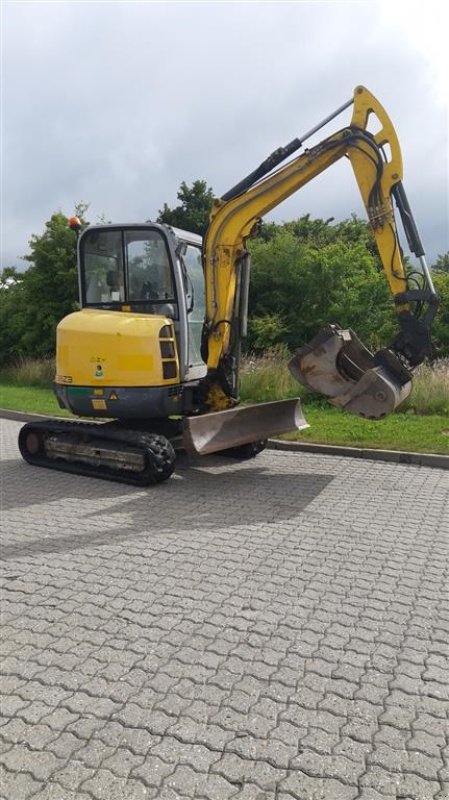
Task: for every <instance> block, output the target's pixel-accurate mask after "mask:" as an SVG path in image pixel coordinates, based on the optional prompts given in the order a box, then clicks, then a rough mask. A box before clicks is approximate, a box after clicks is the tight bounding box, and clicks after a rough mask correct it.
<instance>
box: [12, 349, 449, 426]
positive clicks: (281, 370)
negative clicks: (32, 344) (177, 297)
mask: <svg viewBox="0 0 449 800" xmlns="http://www.w3.org/2000/svg"><path fill="white" fill-rule="evenodd" d="M288 359H289V353H288V350H287V349H286V348H285V347H282V346H281V347H274V348H272V349H270V350H268V351H267V352H266V353H265V355H263V356H249V357H246V358H244V359H243V362H242V372H241V391H240V396H241V399H242V400H243V401H244V402H252V403H264V402H269V401H270V400H282V399H286V398H288V397H298V396H300V397H302V398H303V400H305V401H306V402H308V403H310V404H313V405H314V406H323V405H325V406H327V401H326V400H325V399H324V398H323V397H321V396H320V395H318V394H316V393H313V392H310V391H309V390H307V389H306V388H305V387H303V386H301V385H300V384H299V383H297V382H296V381H295V379H294V378H293V377H292V376H291V375H290V372H289V371H288V368H287V362H288ZM54 375H55V360H54V358H41V359H30V358H24V359H21V360H20V361H19V362H17V363H16V364H15V365H14V366H10V367H7V368H6V367H5V368H4V369H2V370H0V383H4V384H8V385H10V386H36V387H40V388H44V389H45V388H51V387H52V385H53V380H54ZM400 410H401V411H404V412H407V413H415V414H442V415H449V359H441V360H440V361H437V362H435V363H433V364H430V365H429V364H422V365H421V366H420V367H418V369H417V370H416V371H415V373H414V376H413V389H412V393H411V395H410V397H409V398H408V399H407V400H406V402H405V403H404V404H403V405H402V406H401V409H400Z"/></svg>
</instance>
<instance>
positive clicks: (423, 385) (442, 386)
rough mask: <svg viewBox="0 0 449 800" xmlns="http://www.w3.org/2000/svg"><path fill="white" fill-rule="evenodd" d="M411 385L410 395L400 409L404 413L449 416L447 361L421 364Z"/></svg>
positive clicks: (448, 364) (448, 363) (448, 371)
mask: <svg viewBox="0 0 449 800" xmlns="http://www.w3.org/2000/svg"><path fill="white" fill-rule="evenodd" d="M412 385H413V388H412V393H411V395H410V397H409V398H408V399H407V400H406V402H405V403H404V405H403V407H402V408H403V410H404V411H409V412H415V414H443V415H444V414H448V415H449V359H441V360H439V361H435V362H434V363H433V364H421V366H420V367H418V369H417V370H416V371H415V373H414V376H413V382H412Z"/></svg>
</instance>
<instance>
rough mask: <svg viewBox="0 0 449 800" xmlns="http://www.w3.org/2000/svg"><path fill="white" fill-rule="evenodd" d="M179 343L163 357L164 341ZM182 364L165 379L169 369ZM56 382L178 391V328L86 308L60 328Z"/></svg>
mask: <svg viewBox="0 0 449 800" xmlns="http://www.w3.org/2000/svg"><path fill="white" fill-rule="evenodd" d="M167 340H168V341H170V340H171V341H172V342H173V353H174V355H173V357H171V358H168V359H167V358H163V356H162V354H161V341H163V342H167ZM164 361H165V362H167V361H168V362H175V363H176V375H175V377H174V378H169V379H164V377H163V364H164ZM56 383H60V384H65V385H73V386H98V387H101V386H116V387H121V386H128V387H132V386H173V385H176V384H178V383H179V363H178V357H177V350H176V342H175V335H174V328H173V323H172V321H171V320H170V319H168V318H167V317H163V316H154V315H150V314H134V313H128V312H123V311H106V310H97V309H83V310H82V311H77V312H75V313H74V314H69V316H68V317H65V319H63V320H62V322H60V323H59V325H58V329H57V363H56Z"/></svg>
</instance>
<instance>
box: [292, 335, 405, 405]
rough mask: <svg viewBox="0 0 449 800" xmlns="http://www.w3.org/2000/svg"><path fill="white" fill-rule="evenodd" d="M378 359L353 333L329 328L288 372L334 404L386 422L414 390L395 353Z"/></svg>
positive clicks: (301, 351) (298, 354) (299, 352)
mask: <svg viewBox="0 0 449 800" xmlns="http://www.w3.org/2000/svg"><path fill="white" fill-rule="evenodd" d="M378 356H381V358H378V357H377V356H376V357H375V356H374V355H373V354H372V353H371V352H370V351H369V350H367V348H366V347H365V346H364V345H363V344H362V343H361V341H360V340H359V339H358V338H357V336H356V335H355V333H353V331H351V330H341V329H340V328H338V326H337V325H326V326H325V327H324V328H322V329H321V330H320V331H319V333H317V335H316V336H314V338H313V339H312V340H311V341H310V342H309V343H308V344H306V345H304V346H303V347H301V348H300V349H299V350H297V352H296V353H295V355H294V356H293V358H292V359H291V361H290V362H289V365H288V367H289V370H290V372H291V374H292V375H293V377H294V378H296V380H298V381H299V382H300V383H302V384H303V385H304V386H307V387H308V388H309V389H312V390H313V391H314V392H319V393H320V394H323V395H326V396H327V397H328V398H329V402H330V403H332V405H335V406H340V407H341V408H344V409H345V411H350V412H351V413H352V414H358V415H359V416H362V417H367V418H368V419H381V418H382V417H385V416H386V415H387V414H391V412H392V411H394V409H395V408H397V406H398V405H399V404H400V403H402V402H403V401H404V400H405V399H406V397H408V395H409V394H410V391H411V386H412V385H411V381H410V375H409V373H408V372H407V370H406V369H405V368H404V366H403V365H402V364H401V362H400V361H399V359H398V358H397V356H395V354H394V353H393V352H391V351H389V350H384V351H381V353H379V354H378ZM380 362H381V363H380Z"/></svg>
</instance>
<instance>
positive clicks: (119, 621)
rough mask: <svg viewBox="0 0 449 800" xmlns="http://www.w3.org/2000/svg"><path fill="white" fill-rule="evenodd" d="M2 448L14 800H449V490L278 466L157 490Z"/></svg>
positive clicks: (1, 731)
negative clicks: (39, 462) (35, 463)
mask: <svg viewBox="0 0 449 800" xmlns="http://www.w3.org/2000/svg"><path fill="white" fill-rule="evenodd" d="M0 425H1V427H2V435H3V445H2V446H3V458H4V483H3V493H2V497H1V500H2V524H3V530H4V533H3V550H2V557H3V562H2V564H1V567H2V571H1V576H0V591H1V601H2V623H3V639H2V643H3V644H4V647H3V648H2V657H3V662H2V671H3V676H4V678H3V680H2V684H1V711H2V715H3V717H2V719H0V753H1V755H0V762H1V764H2V774H1V777H0V787H1V788H0V800H3V798H4V800H21V799H22V798H24V799H25V800H28V798H33V800H141V798H142V799H143V798H145V800H152V798H158V800H182V798H195V800H227V798H229V800H231V798H232V800H389V799H390V798H391V800H447V797H448V793H447V785H446V784H445V781H447V779H448V777H449V775H448V763H447V757H446V756H445V753H446V751H445V750H444V745H445V742H446V737H447V713H448V700H449V694H448V691H447V686H448V685H449V674H448V670H449V666H448V657H447V656H448V630H449V602H448V597H447V551H448V544H449V513H448V506H447V497H448V492H449V475H448V473H447V472H445V471H443V470H438V469H428V468H425V467H414V466H406V465H402V464H388V463H382V462H370V461H368V460H364V459H363V460H361V459H359V460H354V459H343V458H338V457H335V456H334V457H332V458H328V457H325V456H322V455H318V454H317V455H314V454H305V453H289V452H284V451H266V452H265V453H263V454H261V455H260V456H259V457H258V458H257V460H256V461H254V462H242V463H238V462H232V463H229V462H228V461H226V460H225V459H221V458H219V457H216V458H211V459H207V460H203V461H201V460H198V461H193V462H192V463H191V464H190V466H189V468H188V469H187V462H186V460H185V459H184V460H183V459H182V458H181V460H180V464H179V469H178V472H177V474H176V475H175V476H174V478H173V479H172V480H171V481H170V483H169V484H167V485H165V486H162V487H158V488H157V489H154V490H151V489H149V490H139V489H134V488H131V487H126V486H120V485H114V484H108V483H104V482H98V481H95V480H88V479H84V478H78V477H71V476H68V475H64V474H62V473H61V474H58V473H50V472H48V471H45V470H39V469H32V468H30V467H29V466H28V465H26V464H25V463H24V462H22V461H21V459H20V458H19V456H18V451H17V446H16V436H17V432H18V430H19V427H20V426H19V425H18V424H16V423H13V422H4V421H0Z"/></svg>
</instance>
